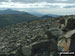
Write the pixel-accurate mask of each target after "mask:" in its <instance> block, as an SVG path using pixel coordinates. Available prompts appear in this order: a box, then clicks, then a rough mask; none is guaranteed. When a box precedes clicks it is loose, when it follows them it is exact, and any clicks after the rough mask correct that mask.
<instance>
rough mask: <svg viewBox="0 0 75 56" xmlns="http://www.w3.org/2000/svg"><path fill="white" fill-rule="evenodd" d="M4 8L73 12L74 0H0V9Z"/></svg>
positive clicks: (74, 10)
mask: <svg viewBox="0 0 75 56" xmlns="http://www.w3.org/2000/svg"><path fill="white" fill-rule="evenodd" d="M4 8H10V9H14V8H16V10H20V11H28V12H39V13H42V14H63V15H66V14H75V0H0V9H4Z"/></svg>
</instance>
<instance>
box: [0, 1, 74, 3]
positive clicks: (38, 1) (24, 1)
mask: <svg viewBox="0 0 75 56" xmlns="http://www.w3.org/2000/svg"><path fill="white" fill-rule="evenodd" d="M3 1H8V0H0V2H3ZM12 1H13V2H50V3H51V2H66V3H75V0H12Z"/></svg>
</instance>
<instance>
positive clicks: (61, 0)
mask: <svg viewBox="0 0 75 56" xmlns="http://www.w3.org/2000/svg"><path fill="white" fill-rule="evenodd" d="M55 1H61V2H62V1H68V0H55Z"/></svg>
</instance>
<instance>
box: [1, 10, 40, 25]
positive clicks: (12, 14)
mask: <svg viewBox="0 0 75 56" xmlns="http://www.w3.org/2000/svg"><path fill="white" fill-rule="evenodd" d="M36 19H39V17H37V16H34V15H32V14H29V13H27V12H20V11H15V10H10V9H7V10H3V11H0V26H6V25H11V24H16V23H20V22H24V21H31V20H36Z"/></svg>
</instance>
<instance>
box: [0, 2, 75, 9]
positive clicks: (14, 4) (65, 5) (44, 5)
mask: <svg viewBox="0 0 75 56" xmlns="http://www.w3.org/2000/svg"><path fill="white" fill-rule="evenodd" d="M70 7H75V3H48V2H39V3H38V2H37V3H20V2H0V8H70Z"/></svg>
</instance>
